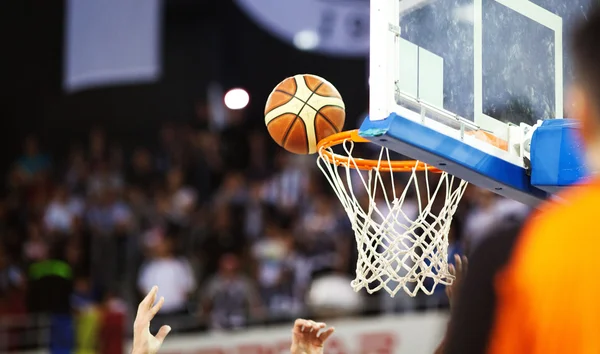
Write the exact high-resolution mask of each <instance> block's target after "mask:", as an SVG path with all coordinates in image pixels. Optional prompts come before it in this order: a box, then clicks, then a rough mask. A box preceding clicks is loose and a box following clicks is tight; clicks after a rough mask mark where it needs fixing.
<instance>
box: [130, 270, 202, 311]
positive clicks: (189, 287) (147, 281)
mask: <svg viewBox="0 0 600 354" xmlns="http://www.w3.org/2000/svg"><path fill="white" fill-rule="evenodd" d="M154 285H157V286H158V289H159V294H158V295H159V296H164V298H165V303H164V305H163V307H162V309H161V312H162V313H169V312H175V311H180V310H183V309H185V306H186V304H187V300H188V295H189V294H190V293H191V292H192V291H193V290H194V289H195V287H196V281H195V279H194V275H193V272H192V268H191V267H190V264H189V263H188V261H187V260H185V259H183V258H161V259H155V260H151V261H149V262H148V263H146V264H145V265H143V266H142V269H141V270H140V275H139V278H138V286H139V288H140V290H141V291H142V292H144V293H147V292H149V291H150V289H152V287H153V286H154Z"/></svg>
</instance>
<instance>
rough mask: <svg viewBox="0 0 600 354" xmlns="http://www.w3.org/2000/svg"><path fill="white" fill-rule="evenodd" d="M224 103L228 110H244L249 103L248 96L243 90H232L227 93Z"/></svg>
mask: <svg viewBox="0 0 600 354" xmlns="http://www.w3.org/2000/svg"><path fill="white" fill-rule="evenodd" d="M224 101H225V106H227V108H229V109H244V108H246V106H247V105H248V102H250V95H248V92H246V90H244V89H241V88H234V89H231V90H229V91H227V93H226V94H225V98H224Z"/></svg>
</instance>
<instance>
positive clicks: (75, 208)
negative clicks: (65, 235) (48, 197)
mask: <svg viewBox="0 0 600 354" xmlns="http://www.w3.org/2000/svg"><path fill="white" fill-rule="evenodd" d="M84 209H85V203H84V202H83V201H82V200H81V199H79V198H70V199H69V200H68V201H67V202H66V203H60V202H57V201H54V202H51V203H50V204H49V205H48V206H47V207H46V211H45V213H44V225H45V226H46V228H47V229H48V230H50V231H62V232H68V231H70V229H71V227H72V226H73V220H74V219H75V217H81V215H82V214H83V211H84Z"/></svg>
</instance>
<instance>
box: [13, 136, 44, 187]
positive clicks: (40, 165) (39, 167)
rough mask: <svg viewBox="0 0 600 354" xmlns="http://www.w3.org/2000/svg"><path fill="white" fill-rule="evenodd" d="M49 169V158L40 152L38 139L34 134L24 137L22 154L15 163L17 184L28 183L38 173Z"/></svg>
mask: <svg viewBox="0 0 600 354" xmlns="http://www.w3.org/2000/svg"><path fill="white" fill-rule="evenodd" d="M49 169H50V158H49V157H48V156H47V155H46V154H44V153H42V152H40V149H39V143H38V140H37V139H36V138H35V137H34V136H28V137H27V138H26V139H25V143H24V151H23V155H22V156H21V157H20V158H19V159H18V160H17V162H16V164H15V172H16V176H17V178H18V180H19V181H20V183H19V184H21V183H22V184H24V185H28V184H30V183H32V182H33V181H34V180H35V179H36V178H37V177H39V175H41V174H43V173H45V172H48V171H49Z"/></svg>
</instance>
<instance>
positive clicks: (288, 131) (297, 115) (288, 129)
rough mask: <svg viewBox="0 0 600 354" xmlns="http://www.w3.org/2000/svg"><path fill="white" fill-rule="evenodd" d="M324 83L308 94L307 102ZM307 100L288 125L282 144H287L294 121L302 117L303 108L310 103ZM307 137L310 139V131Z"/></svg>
mask: <svg viewBox="0 0 600 354" xmlns="http://www.w3.org/2000/svg"><path fill="white" fill-rule="evenodd" d="M323 84H324V82H321V83H320V84H319V85H318V86H317V87H316V88H315V90H314V91H311V93H310V96H308V98H307V99H306V102H308V101H310V99H311V97H312V96H313V95H314V94H315V91H317V90H318V89H319V87H321V85H323ZM307 87H308V86H307ZM306 102H304V104H303V105H302V107H300V109H299V110H298V113H296V118H294V120H292V123H291V124H290V125H289V126H288V128H287V130H286V131H285V134H284V135H283V141H282V142H281V146H285V143H286V140H287V138H288V137H289V134H290V129H291V128H292V127H293V126H294V123H295V122H296V120H298V118H299V117H300V113H301V112H302V110H303V109H304V107H306V105H307V104H308V103H306ZM313 109H314V108H313ZM302 123H304V122H302ZM306 138H307V139H308V133H306ZM306 146H308V141H307V145H306Z"/></svg>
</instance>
